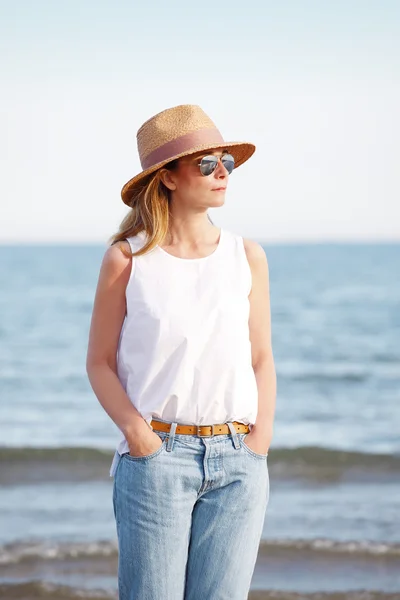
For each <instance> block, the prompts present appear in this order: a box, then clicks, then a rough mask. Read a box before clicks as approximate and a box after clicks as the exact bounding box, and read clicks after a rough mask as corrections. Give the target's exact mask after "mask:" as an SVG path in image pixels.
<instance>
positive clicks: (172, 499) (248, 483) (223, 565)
mask: <svg viewBox="0 0 400 600" xmlns="http://www.w3.org/2000/svg"><path fill="white" fill-rule="evenodd" d="M176 425H177V423H175V422H174V423H172V424H171V431H170V432H169V433H166V432H160V431H156V433H157V434H158V435H159V437H160V438H161V439H162V440H163V443H162V445H161V447H160V448H158V449H157V450H156V452H153V453H152V454H149V455H146V456H139V457H133V456H130V455H129V454H128V453H126V454H123V455H122V456H121V460H120V461H119V463H118V466H117V470H116V473H115V477H114V484H113V506H114V515H115V520H116V528H117V536H118V546H119V561H118V589H119V600H246V599H247V596H248V592H249V589H250V585H251V579H252V575H253V571H254V567H255V563H256V559H257V554H258V548H259V543H260V538H261V534H262V529H263V524H264V518H265V511H266V508H267V504H268V499H269V475H268V465H267V456H268V455H261V454H256V453H255V452H253V451H252V450H251V449H250V448H249V447H248V446H246V445H245V443H244V438H245V437H246V435H247V433H241V434H238V433H237V432H236V431H235V429H234V426H233V425H232V423H228V426H229V429H230V431H231V433H230V434H223V435H215V436H214V437H198V436H196V435H184V434H176V433H175V429H176Z"/></svg>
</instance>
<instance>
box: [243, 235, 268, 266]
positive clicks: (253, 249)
mask: <svg viewBox="0 0 400 600" xmlns="http://www.w3.org/2000/svg"><path fill="white" fill-rule="evenodd" d="M243 246H244V249H245V252H246V256H247V260H248V261H249V265H250V266H251V267H252V268H253V267H254V268H262V267H263V266H264V268H268V261H267V256H266V254H265V251H264V248H263V247H262V246H261V244H259V243H258V242H256V241H254V240H251V239H249V238H243Z"/></svg>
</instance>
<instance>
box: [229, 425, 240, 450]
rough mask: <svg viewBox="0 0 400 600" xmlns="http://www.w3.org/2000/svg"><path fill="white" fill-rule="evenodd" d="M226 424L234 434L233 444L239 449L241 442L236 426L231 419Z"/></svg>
mask: <svg viewBox="0 0 400 600" xmlns="http://www.w3.org/2000/svg"><path fill="white" fill-rule="evenodd" d="M226 424H227V425H228V427H229V431H230V432H231V434H232V440H233V445H234V446H235V448H236V450H238V449H239V448H240V442H239V436H238V434H237V431H236V429H235V426H234V424H233V423H232V422H231V421H227V422H226Z"/></svg>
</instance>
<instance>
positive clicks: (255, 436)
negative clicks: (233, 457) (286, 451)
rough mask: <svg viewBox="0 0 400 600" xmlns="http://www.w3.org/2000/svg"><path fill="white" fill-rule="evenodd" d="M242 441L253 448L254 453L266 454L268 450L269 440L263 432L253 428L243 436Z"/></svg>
mask: <svg viewBox="0 0 400 600" xmlns="http://www.w3.org/2000/svg"><path fill="white" fill-rule="evenodd" d="M243 443H244V444H245V445H246V446H248V447H249V448H250V450H253V452H255V453H256V454H267V453H268V451H269V447H270V443H271V440H270V438H269V436H266V435H265V434H264V433H263V432H261V431H257V430H256V429H255V428H253V429H252V430H251V431H250V432H249V433H246V435H245V436H244V438H243Z"/></svg>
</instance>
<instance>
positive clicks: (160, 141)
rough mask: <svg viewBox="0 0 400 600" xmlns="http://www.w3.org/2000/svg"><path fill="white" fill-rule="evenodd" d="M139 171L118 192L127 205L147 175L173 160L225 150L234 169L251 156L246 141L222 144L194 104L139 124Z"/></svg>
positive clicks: (222, 141) (217, 132)
mask: <svg viewBox="0 0 400 600" xmlns="http://www.w3.org/2000/svg"><path fill="white" fill-rule="evenodd" d="M136 138H137V147H138V152H139V157H140V163H141V165H142V169H143V170H142V172H141V173H139V174H138V175H136V176H135V177H133V178H132V179H130V180H129V181H128V182H127V183H125V185H124V186H123V188H122V190H121V198H122V200H123V202H125V204H127V205H128V206H130V205H131V204H130V201H131V198H132V195H133V194H135V193H136V192H137V191H139V190H140V188H142V187H143V186H145V185H146V184H147V180H148V176H149V175H151V174H152V173H154V171H156V170H157V169H160V168H161V167H163V166H164V165H166V164H167V163H169V162H170V161H172V160H174V159H175V158H180V157H181V156H187V155H188V154H194V153H195V152H198V151H199V150H208V149H210V150H211V149H213V148H220V147H223V148H229V152H230V153H231V154H232V155H233V156H234V158H235V168H236V167H238V166H239V165H242V164H243V163H244V162H245V161H246V160H248V159H249V158H250V156H251V155H252V154H253V153H254V151H255V149H256V147H255V145H254V144H251V143H250V142H226V141H225V140H224V138H223V137H222V135H221V133H220V132H219V131H218V129H217V128H216V126H215V124H214V123H213V122H212V121H211V119H210V118H209V117H208V116H207V115H206V113H205V112H204V111H203V110H202V109H201V108H200V106H197V105H195V104H181V105H179V106H174V107H173V108H167V109H166V110H163V111H162V112H160V113H158V114H156V115H154V117H151V118H150V119H148V120H147V121H145V122H144V123H143V125H142V126H141V127H140V129H139V130H138V132H137V134H136Z"/></svg>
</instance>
